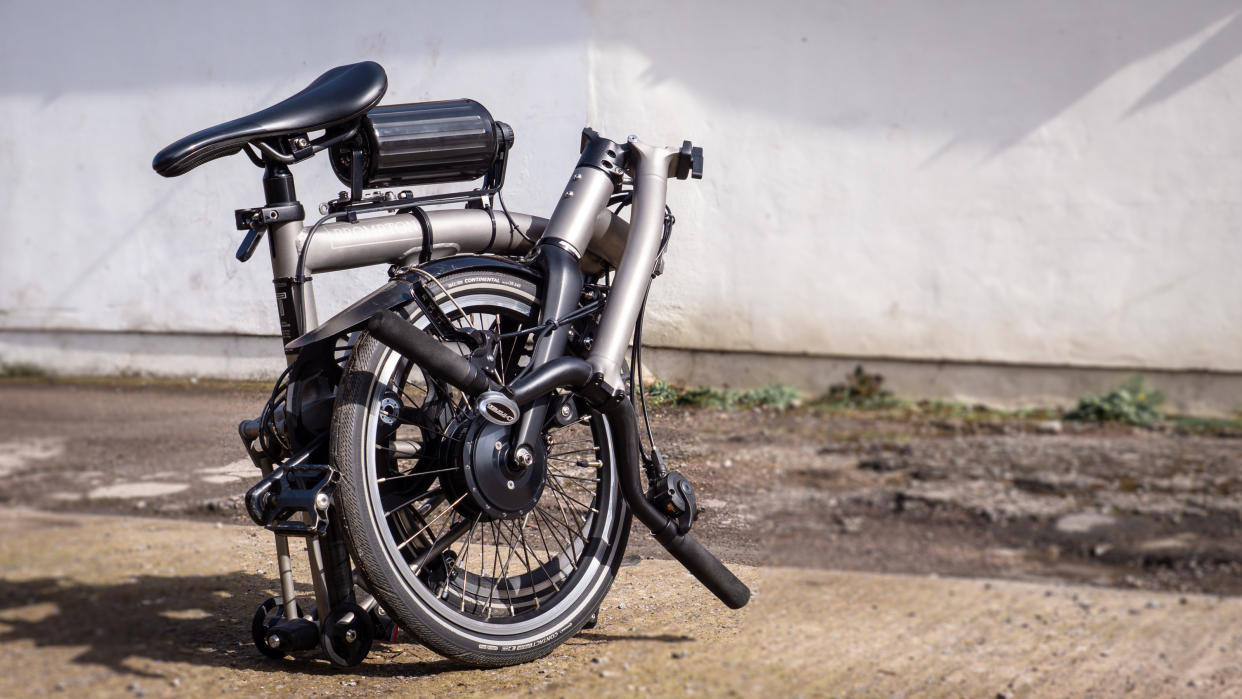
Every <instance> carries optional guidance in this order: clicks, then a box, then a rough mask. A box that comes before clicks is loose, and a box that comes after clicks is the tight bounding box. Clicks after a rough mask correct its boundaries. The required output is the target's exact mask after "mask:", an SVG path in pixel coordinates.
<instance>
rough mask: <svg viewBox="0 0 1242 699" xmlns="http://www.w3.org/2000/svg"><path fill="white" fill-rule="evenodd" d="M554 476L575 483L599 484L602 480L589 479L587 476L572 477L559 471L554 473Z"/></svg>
mask: <svg viewBox="0 0 1242 699" xmlns="http://www.w3.org/2000/svg"><path fill="white" fill-rule="evenodd" d="M552 475H554V476H556V477H557V478H570V479H572V480H575V481H588V482H590V483H599V480H600V479H598V478H587V477H586V476H571V475H569V474H568V473H560V472H559V471H552ZM579 487H583V486H579ZM587 492H591V491H589V490H588V491H587Z"/></svg>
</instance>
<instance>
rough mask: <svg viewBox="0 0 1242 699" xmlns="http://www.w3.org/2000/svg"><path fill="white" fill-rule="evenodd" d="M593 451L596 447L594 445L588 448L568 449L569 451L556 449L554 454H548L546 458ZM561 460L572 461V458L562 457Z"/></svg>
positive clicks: (591, 452)
mask: <svg viewBox="0 0 1242 699" xmlns="http://www.w3.org/2000/svg"><path fill="white" fill-rule="evenodd" d="M554 446H558V447H559V446H561V445H560V444H556V445H554ZM595 452H596V449H595V448H594V447H592V448H590V449H570V450H569V451H558V452H556V453H555V454H552V455H551V456H549V457H548V458H552V457H556V456H569V455H570V454H588V453H589V454H594V453H595ZM562 461H573V459H562Z"/></svg>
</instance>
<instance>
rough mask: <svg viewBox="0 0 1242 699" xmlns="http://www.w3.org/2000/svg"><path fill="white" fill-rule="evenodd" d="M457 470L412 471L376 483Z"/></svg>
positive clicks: (380, 479)
mask: <svg viewBox="0 0 1242 699" xmlns="http://www.w3.org/2000/svg"><path fill="white" fill-rule="evenodd" d="M456 470H457V469H455V468H442V469H438V470H435V471H411V472H409V473H402V474H400V475H396V476H385V477H383V478H376V479H375V482H376V483H387V482H388V481H395V480H397V479H399V478H413V477H415V476H430V475H431V474H433V473H448V472H450V471H456Z"/></svg>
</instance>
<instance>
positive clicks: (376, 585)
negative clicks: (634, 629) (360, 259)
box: [332, 270, 630, 666]
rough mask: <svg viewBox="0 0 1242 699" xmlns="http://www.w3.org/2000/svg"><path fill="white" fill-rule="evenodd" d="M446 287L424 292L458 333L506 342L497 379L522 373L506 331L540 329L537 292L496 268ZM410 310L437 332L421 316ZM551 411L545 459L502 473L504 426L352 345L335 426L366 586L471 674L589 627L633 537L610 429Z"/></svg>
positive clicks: (369, 344) (575, 405) (451, 280)
mask: <svg viewBox="0 0 1242 699" xmlns="http://www.w3.org/2000/svg"><path fill="white" fill-rule="evenodd" d="M440 282H441V284H442V285H443V287H444V289H440V288H438V287H436V286H435V285H430V290H434V291H438V292H440V293H439V294H438V295H437V296H436V298H435V302H436V303H437V304H438V305H439V307H440V309H441V311H442V312H443V313H444V315H445V316H446V317H447V318H448V319H449V320H450V321H451V322H452V323H453V324H454V325H456V326H457V327H459V328H463V329H468V328H474V329H477V330H484V331H489V332H491V333H493V334H494V335H496V336H501V339H500V340H499V342H497V343H496V344H495V347H494V350H493V355H492V359H493V363H494V366H495V373H496V375H497V378H500V379H501V380H502V381H505V382H508V381H510V380H512V379H513V378H514V377H515V376H517V375H518V374H519V373H520V372H521V371H523V369H524V368H525V367H526V365H527V363H528V361H529V353H530V349H531V343H530V342H529V339H528V338H529V336H528V335H521V334H515V333H517V331H520V330H522V329H524V328H529V327H531V326H533V325H535V324H537V322H538V319H537V315H538V314H537V312H536V309H535V306H534V304H535V300H536V298H537V293H536V292H537V288H536V285H535V283H534V282H533V281H531V280H529V279H526V278H523V277H519V276H517V275H512V274H507V273H497V272H494V271H490V270H489V271H486V272H480V271H477V270H475V271H465V272H456V273H453V274H448V275H445V276H444V277H443V278H442V279H440ZM446 290H447V293H446ZM449 294H451V295H452V297H451V298H450V297H449ZM404 312H405V314H406V315H407V317H408V318H409V319H410V321H411V323H413V324H414V325H415V326H417V327H420V328H424V329H426V328H428V327H429V326H430V327H434V326H432V325H431V324H430V323H429V322H428V320H427V318H425V317H424V316H423V315H422V314H421V312H420V311H419V309H418V307H417V306H415V305H411V306H410V307H408V308H406V309H405V311H404ZM433 334H435V333H434V332H433ZM505 335H508V337H504V336H505ZM450 346H453V345H450ZM461 351H462V352H463V353H466V349H465V347H464V346H463V347H461ZM556 407H557V409H556V410H555V411H554V412H555V413H556V414H557V415H558V416H559V417H560V422H559V423H558V422H551V423H549V427H548V428H547V429H546V430H545V431H544V439H543V441H544V444H543V445H542V446H543V449H542V450H541V451H543V452H544V457H543V458H541V459H539V463H538V464H537V465H536V466H535V467H532V468H530V469H528V470H527V471H523V472H521V473H515V472H510V471H507V470H506V468H507V467H506V466H505V464H507V463H508V459H507V456H508V452H507V449H508V448H509V439H508V437H509V433H508V429H509V428H505V427H500V426H497V425H493V424H492V423H489V422H485V421H483V420H481V419H479V418H477V417H476V416H474V414H473V411H472V410H471V408H470V406H469V405H468V403H467V402H466V401H465V400H464V399H463V396H462V395H461V394H460V392H458V391H456V389H452V388H450V387H448V386H447V385H445V384H442V383H440V382H438V381H435V380H432V379H429V378H428V377H427V376H425V375H424V374H423V372H422V371H421V370H420V369H419V367H418V366H417V365H414V364H412V363H411V362H409V361H408V360H407V359H405V358H404V357H402V356H401V355H399V354H397V353H396V352H394V351H392V350H391V349H390V348H388V347H387V346H385V345H384V344H382V343H380V342H379V341H378V340H375V339H374V338H372V337H370V336H369V335H366V334H363V335H362V336H361V337H360V338H359V340H358V343H357V345H356V347H355V348H354V352H353V355H352V357H351V359H350V362H349V365H348V366H347V368H346V372H345V376H344V378H343V380H342V384H341V388H340V390H339V392H338V394H337V400H336V409H335V413H334V415H333V429H332V459H333V462H334V464H335V466H336V468H337V469H338V470H339V471H340V473H341V483H340V486H339V490H338V496H337V502H338V505H339V507H340V510H341V514H342V515H343V517H342V521H343V523H344V525H345V526H344V529H345V533H346V538H347V540H348V542H349V544H350V547H351V550H352V553H353V557H354V560H355V562H356V563H357V565H358V568H359V571H360V572H361V574H362V576H363V578H364V579H365V580H366V583H367V588H368V589H369V590H370V591H371V592H372V594H373V595H374V596H375V597H376V598H377V599H378V600H379V602H380V604H381V605H383V607H384V609H386V610H387V611H388V612H389V613H390V614H391V615H392V616H393V617H395V619H396V620H397V622H398V623H399V624H400V625H401V626H402V627H403V628H405V629H407V630H408V631H410V632H411V633H412V634H413V635H414V636H415V637H416V638H418V640H419V641H420V642H422V643H423V644H425V645H426V646H428V647H429V648H431V649H433V650H435V651H437V652H439V653H442V654H444V655H446V656H448V657H451V658H454V659H457V660H459V661H462V662H465V663H469V664H471V665H476V666H498V665H508V664H512V663H520V662H525V661H528V660H532V659H534V658H538V657H541V656H543V655H545V654H547V653H548V652H550V651H551V650H552V649H553V648H555V647H556V646H557V645H559V644H560V643H562V642H563V641H564V640H566V639H567V638H569V637H570V636H572V635H573V634H574V633H576V632H577V631H578V630H579V629H580V628H582V626H583V625H584V624H586V623H587V622H588V621H589V620H590V619H591V618H592V615H593V614H594V612H595V610H596V609H597V608H598V607H599V604H600V602H601V601H602V600H603V597H604V595H605V594H606V593H607V592H608V588H609V586H610V585H611V584H612V579H613V576H614V575H615V573H616V569H617V567H618V565H619V564H620V560H621V557H622V555H623V553H624V550H625V544H626V540H627V537H628V535H629V526H630V513H629V510H628V508H627V507H626V505H625V503H624V499H623V498H622V497H621V494H620V490H619V485H618V482H617V478H616V466H615V464H614V450H613V442H612V430H611V427H610V425H609V424H608V421H607V420H606V418H604V417H603V416H602V415H599V414H594V413H591V412H589V411H587V410H586V409H585V407H584V406H583V405H582V404H581V403H580V402H579V401H577V400H574V399H572V398H569V399H567V400H566V401H565V402H564V404H563V406H562V405H561V404H557V406H556ZM562 407H564V408H565V409H564V410H562V409H561V408H562ZM560 423H566V424H560ZM515 493H516V494H517V495H521V496H522V497H517V495H515ZM523 497H524V498H525V500H522V498H523Z"/></svg>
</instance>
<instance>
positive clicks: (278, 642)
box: [250, 597, 315, 660]
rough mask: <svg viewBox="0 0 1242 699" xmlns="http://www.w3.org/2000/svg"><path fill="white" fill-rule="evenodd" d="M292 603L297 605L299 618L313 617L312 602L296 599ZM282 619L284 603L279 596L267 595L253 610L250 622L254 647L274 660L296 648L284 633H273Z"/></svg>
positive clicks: (313, 605) (313, 608)
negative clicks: (252, 617)
mask: <svg viewBox="0 0 1242 699" xmlns="http://www.w3.org/2000/svg"><path fill="white" fill-rule="evenodd" d="M294 604H295V605H296V606H297V613H298V618H299V619H313V618H314V616H315V604H314V602H310V601H303V600H297V601H295V602H294ZM284 620H285V605H284V603H283V602H281V600H280V598H279V597H268V598H267V599H265V600H263V604H260V605H259V608H258V609H256V610H254V619H253V620H252V621H251V622H250V636H251V638H252V639H253V640H254V647H255V648H258V649H259V652H260V653H262V654H263V655H266V656H267V657H269V658H272V659H274V660H280V659H281V658H285V657H288V655H289V653H290V652H291V651H293V650H296V649H295V648H294V647H293V644H292V643H290V642H289V639H286V638H285V637H284V634H280V633H276V634H275V635H273V629H274V628H275V627H276V626H277V625H278V624H280V623H281V622H283V621H284Z"/></svg>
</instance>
